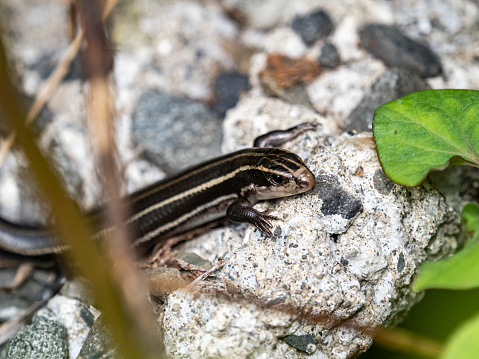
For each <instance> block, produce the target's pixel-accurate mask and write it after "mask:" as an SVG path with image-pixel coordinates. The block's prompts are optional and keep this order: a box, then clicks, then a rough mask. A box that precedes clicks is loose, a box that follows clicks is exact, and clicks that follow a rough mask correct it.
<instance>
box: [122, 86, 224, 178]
mask: <svg viewBox="0 0 479 359" xmlns="http://www.w3.org/2000/svg"><path fill="white" fill-rule="evenodd" d="M132 134H133V142H134V144H135V145H136V146H142V147H143V148H144V152H143V153H144V155H145V157H146V158H148V159H149V160H151V161H153V162H154V163H156V164H157V165H158V166H160V168H162V169H163V170H165V171H166V172H169V173H174V172H178V171H179V170H181V169H184V168H186V167H188V166H192V165H194V164H197V163H199V162H202V161H204V160H206V159H208V158H212V157H216V156H218V155H219V154H220V145H221V127H220V123H219V121H218V119H217V118H216V117H215V115H214V114H213V113H212V112H211V111H210V110H209V109H208V108H207V107H206V106H205V105H204V104H203V103H201V102H198V101H194V100H190V99H188V98H185V97H182V96H175V95H170V94H166V93H163V92H160V91H158V90H148V91H145V92H143V93H142V94H141V96H140V98H139V99H138V102H137V104H136V107H135V110H134V112H133V119H132Z"/></svg>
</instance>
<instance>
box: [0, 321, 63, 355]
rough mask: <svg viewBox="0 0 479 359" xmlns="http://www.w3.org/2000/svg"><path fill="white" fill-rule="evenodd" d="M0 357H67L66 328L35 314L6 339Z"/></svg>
mask: <svg viewBox="0 0 479 359" xmlns="http://www.w3.org/2000/svg"><path fill="white" fill-rule="evenodd" d="M0 358H2V359H11V358H31V359H36V358H38V359H40V358H42V359H64V358H68V341H67V330H66V328H65V327H64V326H63V325H61V324H60V323H58V322H55V321H52V320H48V319H46V318H43V317H40V316H37V317H35V318H34V319H33V322H32V324H31V325H27V326H25V327H23V328H22V329H21V330H20V331H19V332H18V333H17V334H15V336H14V337H13V338H11V339H10V340H9V341H8V343H7V344H6V345H5V346H4V347H3V348H2V351H1V352H0Z"/></svg>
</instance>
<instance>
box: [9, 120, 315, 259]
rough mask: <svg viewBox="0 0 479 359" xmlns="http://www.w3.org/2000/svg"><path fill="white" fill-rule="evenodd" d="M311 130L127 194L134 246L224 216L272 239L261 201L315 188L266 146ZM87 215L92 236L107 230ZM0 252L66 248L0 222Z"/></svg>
mask: <svg viewBox="0 0 479 359" xmlns="http://www.w3.org/2000/svg"><path fill="white" fill-rule="evenodd" d="M315 127H316V124H314V123H304V124H301V125H298V126H295V127H293V128H290V129H288V130H284V131H274V132H271V133H269V134H266V135H263V136H261V137H258V138H257V139H256V141H255V146H257V147H255V148H250V149H245V150H241V151H237V152H233V153H230V154H228V155H225V156H222V157H219V158H216V159H213V160H210V161H207V162H205V163H203V164H200V165H198V166H195V167H193V168H190V169H188V170H186V171H184V172H182V173H180V174H177V175H176V176H173V177H171V178H168V179H166V180H163V181H160V182H157V183H154V184H152V185H150V186H149V187H146V188H144V189H142V190H140V191H138V192H135V193H132V194H130V195H129V196H127V197H126V198H125V203H126V204H127V205H128V206H129V207H130V213H132V215H131V216H130V217H129V218H128V220H127V225H128V227H129V229H130V233H132V234H133V236H134V238H133V240H134V241H133V245H134V246H135V247H145V246H151V245H152V244H154V243H157V242H158V241H160V240H162V239H166V238H169V237H171V236H173V235H176V234H179V233H183V232H185V231H188V230H190V229H193V228H195V227H197V226H200V225H202V224H205V223H208V222H209V221H212V220H215V219H218V218H220V217H224V216H226V217H228V218H229V219H230V220H231V221H233V222H248V223H250V224H252V225H254V226H256V227H257V228H258V229H259V230H261V232H263V233H264V234H265V235H267V236H272V233H271V228H272V225H271V223H270V220H273V219H277V218H276V217H274V216H271V215H268V214H267V213H266V212H267V211H266V212H260V211H258V210H256V209H254V208H253V207H252V206H253V205H254V204H255V203H256V202H257V201H260V200H265V199H273V198H280V197H286V196H291V195H295V194H299V193H303V192H306V191H308V190H310V189H311V188H312V187H313V186H314V184H315V177H314V175H313V173H312V172H311V171H310V170H309V169H308V168H307V167H306V165H305V164H304V163H303V161H302V160H301V158H300V157H299V156H297V155H296V154H294V153H291V152H289V151H286V150H283V149H279V148H266V147H267V146H270V145H274V146H278V145H280V144H282V143H284V142H286V141H289V140H290V139H292V138H294V137H296V136H297V135H299V134H300V133H302V132H304V131H307V130H310V129H314V128H315ZM88 216H89V219H90V220H91V222H92V225H93V227H94V228H96V229H97V231H98V232H97V233H96V235H95V236H97V237H98V236H101V235H103V234H104V233H105V232H106V231H108V228H104V227H102V225H101V222H102V220H101V217H102V211H101V210H95V211H93V212H91V213H90V214H89V215H88ZM0 248H1V249H5V250H7V251H10V252H14V253H18V254H22V255H44V254H51V253H58V252H61V251H63V250H64V249H65V247H64V246H63V245H62V244H61V243H60V242H59V241H58V240H57V239H56V238H55V235H54V231H52V230H51V229H47V228H42V227H26V226H21V225H17V224H13V223H10V222H8V221H6V220H4V219H0Z"/></svg>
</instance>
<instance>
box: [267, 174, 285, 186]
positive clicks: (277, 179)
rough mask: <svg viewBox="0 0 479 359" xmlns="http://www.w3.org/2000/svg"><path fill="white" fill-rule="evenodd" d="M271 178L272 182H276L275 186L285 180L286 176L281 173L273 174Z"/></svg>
mask: <svg viewBox="0 0 479 359" xmlns="http://www.w3.org/2000/svg"><path fill="white" fill-rule="evenodd" d="M270 180H271V183H272V184H274V185H275V186H279V185H281V184H283V183H284V182H285V180H286V178H284V177H283V176H280V175H275V174H272V175H271V176H270Z"/></svg>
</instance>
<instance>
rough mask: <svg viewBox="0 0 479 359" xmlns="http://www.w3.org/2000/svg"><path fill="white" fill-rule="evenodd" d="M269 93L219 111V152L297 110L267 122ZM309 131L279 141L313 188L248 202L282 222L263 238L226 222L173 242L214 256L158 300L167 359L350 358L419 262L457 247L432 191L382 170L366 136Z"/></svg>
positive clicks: (389, 318)
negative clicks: (192, 280)
mask: <svg viewBox="0 0 479 359" xmlns="http://www.w3.org/2000/svg"><path fill="white" fill-rule="evenodd" d="M261 101H263V102H264V104H263V106H262V107H261V111H260V112H259V113H258V112H257V115H256V116H250V114H251V113H252V112H254V111H258V108H257V107H255V106H256V105H257V104H258V103H259V102H261ZM274 101H276V100H271V99H262V98H256V99H251V98H249V99H243V101H242V102H241V103H240V104H239V105H238V106H237V107H236V109H235V110H234V111H231V112H230V113H229V115H228V117H227V119H226V122H225V138H231V137H232V138H233V140H230V142H228V143H225V146H224V147H225V149H228V150H232V149H233V148H234V147H243V146H244V144H245V143H251V142H252V140H253V138H254V137H255V136H256V135H257V134H258V133H260V132H263V131H264V130H265V127H264V124H265V123H268V124H269V123H273V118H276V123H275V126H276V128H278V127H279V128H287V127H289V126H291V125H294V124H296V123H298V122H301V120H303V118H304V112H306V111H307V110H305V109H303V110H300V109H299V108H300V107H298V106H292V105H290V108H289V111H290V113H291V112H292V111H293V108H295V109H296V111H298V115H297V116H291V117H290V118H286V116H284V117H283V118H279V119H278V117H277V113H278V111H279V112H281V111H284V108H286V107H287V106H288V105H285V104H282V105H279V106H274V105H273V103H274ZM281 106H283V107H284V108H283V109H282V110H280V109H278V108H279V107H281ZM285 113H287V111H285ZM300 113H303V116H301V115H299V114H300ZM316 116H317V115H316ZM278 122H281V125H279V124H278ZM324 122H326V121H324V119H323V123H324ZM319 131H323V133H327V132H329V131H332V130H331V129H327V130H325V129H324V128H323V129H320V130H319ZM319 131H318V133H315V132H309V133H306V134H304V135H302V136H300V137H299V138H298V139H296V140H294V141H292V142H291V143H289V144H287V145H285V148H286V149H288V150H291V151H293V152H295V153H297V154H299V155H300V156H301V157H302V158H303V160H304V161H305V163H306V165H307V166H308V167H309V168H310V169H311V170H312V171H313V172H314V174H315V175H316V178H317V183H316V186H315V188H314V189H313V190H312V191H311V192H309V193H307V194H304V195H300V196H294V197H291V198H285V199H282V200H277V201H271V202H269V203H268V204H267V205H264V204H263V205H259V206H257V207H258V208H262V209H264V208H270V209H271V210H272V212H271V214H272V215H277V216H279V217H280V218H282V219H283V220H284V221H283V222H279V221H276V222H275V223H274V225H275V228H274V234H275V237H274V238H265V237H264V236H263V235H262V234H261V233H260V232H259V231H258V230H256V229H255V228H254V227H252V226H249V225H234V226H230V227H228V228H225V229H217V230H215V231H213V232H211V233H210V234H207V235H204V236H202V237H200V238H197V239H194V240H192V241H190V242H188V243H186V244H184V245H183V249H186V250H188V251H192V252H194V253H196V254H198V255H200V256H201V257H203V258H205V259H208V260H209V261H211V262H213V263H215V262H216V261H217V260H218V258H223V259H224V260H225V264H224V266H223V267H222V269H221V270H219V271H217V272H215V274H214V277H213V278H211V279H210V280H209V281H207V282H205V283H203V284H202V285H201V288H202V289H203V293H202V294H198V293H195V294H192V293H186V292H182V291H178V292H175V293H174V294H172V295H171V296H170V297H169V299H168V301H167V304H166V307H165V313H164V320H163V325H164V329H165V333H166V335H165V345H166V349H167V352H168V353H169V354H170V355H171V357H172V358H186V357H190V358H199V357H227V358H244V357H247V356H252V357H259V358H262V357H264V358H270V357H284V358H301V357H304V356H306V354H307V353H308V355H309V357H310V358H331V357H334V358H347V357H350V356H351V355H353V354H354V353H356V352H360V351H364V350H366V349H367V348H368V346H369V345H370V344H371V338H370V337H369V336H368V334H367V333H366V332H364V331H365V329H366V328H367V329H372V328H375V327H378V326H384V325H388V324H390V323H391V322H394V321H395V320H396V319H397V318H398V316H399V315H400V314H401V313H403V312H405V311H406V310H408V309H409V308H410V307H411V306H412V305H413V304H414V303H415V302H417V301H418V300H419V299H420V298H421V294H420V293H414V292H412V290H411V288H410V287H411V281H412V278H413V276H414V275H415V273H416V271H417V268H418V265H419V264H420V263H422V262H424V261H427V260H431V259H433V258H434V259H437V258H439V257H443V256H445V255H447V254H450V253H452V252H453V251H454V249H455V248H456V239H455V237H454V234H456V233H457V232H458V230H459V222H458V217H457V213H455V212H449V210H448V208H447V206H446V204H445V201H444V198H443V197H442V196H441V195H440V194H439V193H438V192H437V191H436V190H434V189H433V188H432V187H431V186H430V185H428V184H427V183H426V184H425V185H423V186H422V187H419V188H414V189H407V188H403V187H400V186H398V185H395V184H393V183H392V182H390V181H389V180H388V179H387V178H385V176H384V174H383V172H382V170H381V168H380V165H379V163H378V160H377V157H376V152H375V148H374V143H373V141H372V138H371V136H370V135H369V134H360V135H356V136H350V135H348V134H344V135H342V136H340V137H336V138H332V137H324V136H322V135H320V134H319ZM232 141H234V142H236V144H237V145H236V146H234V145H233V144H232ZM206 292H207V293H208V294H205V293H206ZM339 322H341V323H342V325H338V326H335V324H338V323H339ZM288 336H290V337H288ZM291 336H292V337H291ZM291 338H293V339H296V340H297V342H298V341H299V344H298V343H296V344H294V346H295V347H296V349H295V348H294V347H293V346H290V345H289V344H287V343H286V342H287V341H288V340H291Z"/></svg>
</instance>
